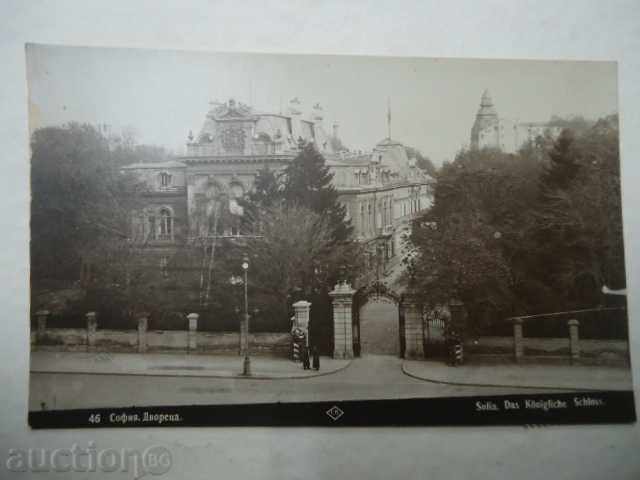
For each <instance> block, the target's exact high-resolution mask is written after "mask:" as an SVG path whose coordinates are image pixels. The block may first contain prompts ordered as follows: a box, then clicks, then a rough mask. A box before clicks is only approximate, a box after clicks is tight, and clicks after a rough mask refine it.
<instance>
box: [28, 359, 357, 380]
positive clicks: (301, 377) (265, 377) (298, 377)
mask: <svg viewBox="0 0 640 480" xmlns="http://www.w3.org/2000/svg"><path fill="white" fill-rule="evenodd" d="M352 361H353V360H349V362H348V363H347V364H346V365H343V366H341V367H339V368H337V369H335V370H331V371H325V372H318V373H314V374H310V375H287V376H281V377H274V376H270V375H251V376H248V377H246V376H244V375H240V374H232V375H220V374H211V375H205V374H193V373H184V374H170V373H168V374H155V373H130V372H118V373H116V372H87V371H77V372H69V371H55V370H30V371H29V372H30V373H35V374H51V375H118V376H127V377H165V378H181V377H187V378H224V379H231V378H232V379H237V380H305V379H307V378H315V377H324V376H327V375H333V374H334V373H338V372H341V371H343V370H346V369H347V368H348V367H349V366H351V363H352Z"/></svg>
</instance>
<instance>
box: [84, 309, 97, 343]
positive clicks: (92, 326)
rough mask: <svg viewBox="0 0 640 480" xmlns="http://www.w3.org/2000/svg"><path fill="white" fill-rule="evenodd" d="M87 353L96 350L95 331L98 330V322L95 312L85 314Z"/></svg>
mask: <svg viewBox="0 0 640 480" xmlns="http://www.w3.org/2000/svg"><path fill="white" fill-rule="evenodd" d="M85 317H87V351H89V352H92V351H94V350H95V348H96V330H97V329H98V320H97V315H96V312H87V313H86V314H85Z"/></svg>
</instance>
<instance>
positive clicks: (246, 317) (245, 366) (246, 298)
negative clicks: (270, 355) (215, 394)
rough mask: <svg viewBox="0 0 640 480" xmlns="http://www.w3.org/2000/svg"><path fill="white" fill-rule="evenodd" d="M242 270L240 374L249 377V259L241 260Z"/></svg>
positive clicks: (246, 257)
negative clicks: (242, 347) (242, 334)
mask: <svg viewBox="0 0 640 480" xmlns="http://www.w3.org/2000/svg"><path fill="white" fill-rule="evenodd" d="M242 270H244V328H243V330H244V333H245V340H244V341H245V344H244V362H243V364H242V374H243V375H245V376H249V375H251V358H250V357H249V296H248V294H247V271H248V270H249V257H248V256H247V255H245V256H244V258H243V259H242Z"/></svg>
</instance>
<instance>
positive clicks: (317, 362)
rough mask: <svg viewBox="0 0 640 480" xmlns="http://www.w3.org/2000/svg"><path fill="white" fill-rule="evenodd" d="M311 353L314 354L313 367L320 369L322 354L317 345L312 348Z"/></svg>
mask: <svg viewBox="0 0 640 480" xmlns="http://www.w3.org/2000/svg"><path fill="white" fill-rule="evenodd" d="M311 355H312V356H313V369H314V370H320V355H319V354H318V347H316V346H315V345H314V346H313V347H312V348H311Z"/></svg>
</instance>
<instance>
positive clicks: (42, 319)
mask: <svg viewBox="0 0 640 480" xmlns="http://www.w3.org/2000/svg"><path fill="white" fill-rule="evenodd" d="M36 317H37V318H38V330H36V343H42V341H43V340H44V337H45V336H46V334H47V318H49V310H39V311H37V312H36Z"/></svg>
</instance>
